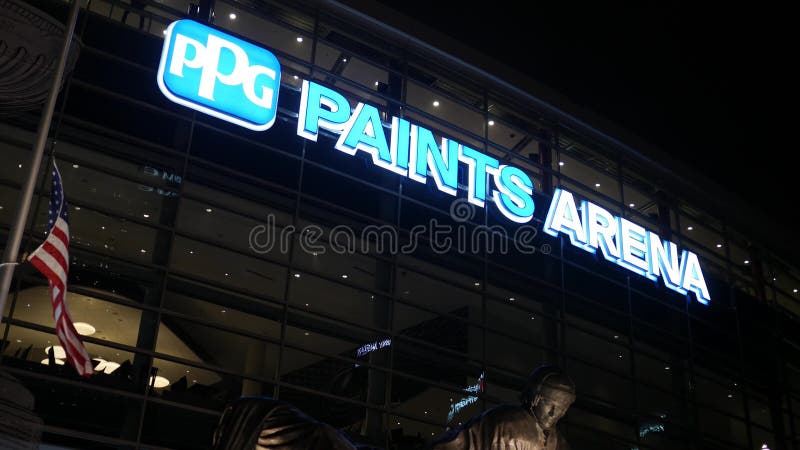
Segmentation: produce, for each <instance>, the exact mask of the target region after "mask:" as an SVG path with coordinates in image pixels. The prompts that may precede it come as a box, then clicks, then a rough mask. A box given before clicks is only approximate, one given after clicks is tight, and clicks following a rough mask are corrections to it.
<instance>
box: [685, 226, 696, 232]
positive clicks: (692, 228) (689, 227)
mask: <svg viewBox="0 0 800 450" xmlns="http://www.w3.org/2000/svg"><path fill="white" fill-rule="evenodd" d="M686 230H687V231H692V230H694V227H693V226H691V225H689V226H688V227H686Z"/></svg>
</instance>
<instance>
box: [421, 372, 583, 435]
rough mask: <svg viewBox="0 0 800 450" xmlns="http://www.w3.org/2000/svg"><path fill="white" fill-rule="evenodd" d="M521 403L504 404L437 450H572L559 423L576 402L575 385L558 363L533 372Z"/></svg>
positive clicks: (470, 423) (454, 432) (472, 421)
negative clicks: (559, 428) (557, 426)
mask: <svg viewBox="0 0 800 450" xmlns="http://www.w3.org/2000/svg"><path fill="white" fill-rule="evenodd" d="M520 401H521V404H520V405H500V406H497V407H495V408H492V409H490V410H488V411H485V412H484V413H483V414H481V415H480V416H477V417H475V418H472V419H470V420H469V421H468V422H466V423H465V424H464V425H463V426H460V427H458V428H456V429H454V430H452V431H450V432H449V433H447V434H445V435H444V436H443V437H441V438H440V439H438V440H437V441H436V442H435V443H434V444H433V449H434V450H490V449H491V450H495V449H496V450H568V449H569V444H567V441H566V440H565V439H564V438H563V437H562V436H561V435H559V433H558V430H557V429H556V424H557V423H558V421H559V420H560V419H561V418H562V417H563V416H564V414H566V412H567V409H569V407H570V405H572V402H574V401H575V384H574V383H573V382H572V380H571V379H570V378H569V377H568V376H567V375H566V374H565V373H564V372H563V371H562V370H561V369H559V368H558V367H556V366H542V367H539V368H538V369H536V370H535V371H533V373H532V374H531V375H530V377H528V382H527V384H526V386H525V389H524V390H523V392H522V394H521V395H520Z"/></svg>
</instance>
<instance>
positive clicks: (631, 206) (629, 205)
mask: <svg viewBox="0 0 800 450" xmlns="http://www.w3.org/2000/svg"><path fill="white" fill-rule="evenodd" d="M635 206H636V205H634V204H633V203H628V208H633V207H635Z"/></svg>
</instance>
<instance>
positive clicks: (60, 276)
mask: <svg viewBox="0 0 800 450" xmlns="http://www.w3.org/2000/svg"><path fill="white" fill-rule="evenodd" d="M40 249H41V247H40ZM36 258H37V259H38V260H39V261H41V262H42V263H43V264H44V265H45V266H47V268H48V269H50V272H52V273H53V274H55V276H56V277H55V279H56V280H58V282H59V283H58V284H59V285H60V286H64V285H65V284H66V283H67V274H66V272H64V266H62V265H61V264H59V263H58V261H56V260H55V258H53V256H52V255H50V253H47V252H46V251H44V250H42V251H40V252H39V253H38V254H37V255H36ZM50 281H52V282H54V283H55V281H54V280H50ZM62 291H63V289H62Z"/></svg>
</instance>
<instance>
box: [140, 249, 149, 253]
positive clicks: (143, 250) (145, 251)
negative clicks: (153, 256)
mask: <svg viewBox="0 0 800 450" xmlns="http://www.w3.org/2000/svg"><path fill="white" fill-rule="evenodd" d="M139 251H140V252H142V253H147V250H145V249H141V250H139Z"/></svg>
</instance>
